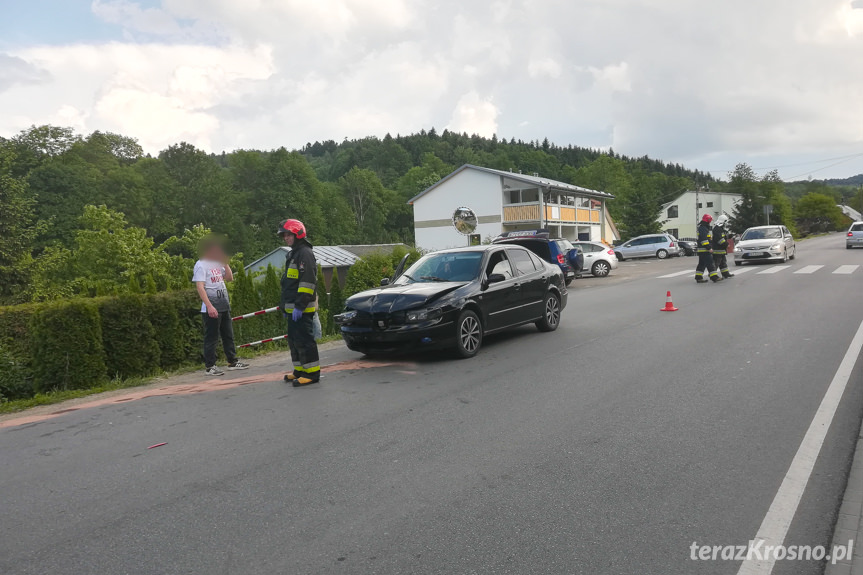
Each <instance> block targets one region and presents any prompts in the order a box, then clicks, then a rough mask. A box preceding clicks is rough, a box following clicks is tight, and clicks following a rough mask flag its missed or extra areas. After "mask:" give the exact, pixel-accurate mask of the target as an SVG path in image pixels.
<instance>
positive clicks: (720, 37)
mask: <svg viewBox="0 0 863 575" xmlns="http://www.w3.org/2000/svg"><path fill="white" fill-rule="evenodd" d="M861 70H863V0H755V1H753V0H723V1H721V2H719V1H712V2H711V1H707V0H567V1H562V0H28V1H26V2H25V1H23V0H0V109H2V111H3V113H2V114H0V135H4V136H9V135H11V134H14V133H15V132H17V131H19V130H21V129H23V128H26V127H27V126H29V125H31V124H43V123H51V124H59V125H67V126H72V127H74V128H76V129H77V130H79V131H81V132H89V131H93V130H96V129H99V130H110V131H115V132H120V133H123V134H127V135H131V136H134V137H136V138H138V139H139V141H140V142H141V144H142V145H143V146H144V148H145V149H146V150H147V151H150V152H154V153H155V152H158V151H159V150H160V149H163V148H164V147H166V146H168V145H170V144H172V143H175V142H178V141H180V140H185V141H189V142H192V143H194V144H196V145H198V146H200V147H202V148H205V149H207V150H211V151H222V150H232V149H236V148H273V147H278V146H282V145H284V146H287V147H289V148H293V147H299V146H302V145H303V144H305V143H306V142H310V141H315V140H323V139H335V140H341V139H343V138H345V137H348V138H355V137H363V136H368V135H377V136H383V135H384V134H386V133H387V132H390V133H392V134H396V133H409V132H414V131H418V130H420V129H422V128H426V129H428V128H430V127H432V126H434V127H436V128H437V129H438V130H442V129H443V128H449V129H451V130H458V131H466V132H469V133H479V134H483V135H488V136H490V135H491V134H493V133H497V134H498V135H499V136H502V137H506V138H510V137H515V138H517V139H518V138H521V139H525V140H531V139H541V138H543V137H546V136H547V137H548V138H549V139H551V140H553V141H556V142H558V143H561V144H569V143H572V144H576V145H581V146H592V147H601V148H608V147H613V148H614V149H615V150H616V151H618V152H622V153H626V154H630V155H636V156H640V155H644V154H647V155H650V156H653V157H657V158H662V159H665V160H668V161H676V162H682V163H684V164H686V165H687V166H689V167H693V168H701V169H704V170H710V171H713V172H715V174H716V175H717V176H721V175H723V174H724V172H725V171H727V170H728V169H729V168H731V167H733V165H734V164H735V163H737V162H738V161H748V162H749V163H751V164H752V165H753V166H754V167H756V168H764V169H766V168H770V167H774V166H776V167H781V169H780V173H781V174H782V176H783V177H785V178H786V179H799V178H805V177H808V176H809V175H810V174H811V175H812V176H813V177H843V176H847V175H852V174H856V173H861V172H863V74H861Z"/></svg>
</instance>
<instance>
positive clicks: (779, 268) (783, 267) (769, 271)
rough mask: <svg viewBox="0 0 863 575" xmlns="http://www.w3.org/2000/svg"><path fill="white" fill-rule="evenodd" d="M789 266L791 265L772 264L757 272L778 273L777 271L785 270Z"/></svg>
mask: <svg viewBox="0 0 863 575" xmlns="http://www.w3.org/2000/svg"><path fill="white" fill-rule="evenodd" d="M790 267H791V266H773V267H771V268H767V269H766V270H764V271H763V272H758V274H759V275H761V274H778V273H779V272H781V271H784V270H787V269H788V268H790Z"/></svg>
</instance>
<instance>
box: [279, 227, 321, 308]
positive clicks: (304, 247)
mask: <svg viewBox="0 0 863 575" xmlns="http://www.w3.org/2000/svg"><path fill="white" fill-rule="evenodd" d="M317 284H318V262H317V260H315V253H314V252H313V251H312V244H310V243H309V242H307V241H306V240H304V239H297V240H296V241H295V242H294V245H293V247H292V249H291V251H290V253H288V255H287V257H286V258H285V273H284V275H283V276H282V306H281V307H282V310H283V311H285V312H286V313H290V312H292V311H294V309H295V308H297V307H298V308H300V309H302V310H303V313H314V312H315V310H316V309H317V308H316V307H315V290H316V289H317Z"/></svg>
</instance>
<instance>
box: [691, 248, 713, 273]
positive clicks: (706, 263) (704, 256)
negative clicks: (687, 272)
mask: <svg viewBox="0 0 863 575" xmlns="http://www.w3.org/2000/svg"><path fill="white" fill-rule="evenodd" d="M704 270H707V271H708V272H710V275H711V276H715V275H717V274H716V266H715V265H713V254H711V253H710V252H698V267H697V268H695V277H696V278H700V277H704Z"/></svg>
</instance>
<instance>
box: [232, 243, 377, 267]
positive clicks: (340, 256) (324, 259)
mask: <svg viewBox="0 0 863 575" xmlns="http://www.w3.org/2000/svg"><path fill="white" fill-rule="evenodd" d="M290 251H291V248H289V247H287V246H281V247H278V248H276V249H274V250H273V251H271V252H270V253H268V254H267V255H265V256H264V257H262V258H258V259H257V260H255V261H254V262H252V263H250V264H249V265H247V266H246V269H250V268H256V267H260V264H261V262H263V261H265V260H268V259H270V258H271V257H272V256H273V254H276V253H278V252H281V253H282V254H283V257H284V256H287V254H288V252H290ZM312 251H313V252H314V253H315V259H316V260H318V263H319V264H320V265H321V267H322V268H341V267H350V266H352V265H354V264H355V263H357V260H359V259H360V258H359V256H357V255H356V254H353V253H351V252H349V251H348V250H346V249H344V248H342V247H340V246H314V247H312Z"/></svg>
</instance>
